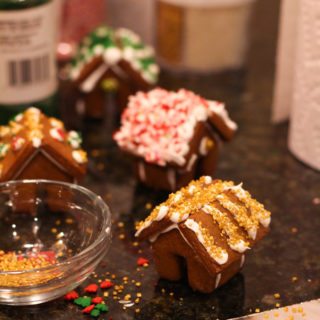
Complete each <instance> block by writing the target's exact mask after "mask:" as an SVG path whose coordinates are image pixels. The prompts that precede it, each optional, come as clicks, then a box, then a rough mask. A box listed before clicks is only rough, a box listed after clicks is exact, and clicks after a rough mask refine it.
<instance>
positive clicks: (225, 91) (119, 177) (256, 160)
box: [0, 0, 320, 320]
mask: <svg viewBox="0 0 320 320" xmlns="http://www.w3.org/2000/svg"><path fill="white" fill-rule="evenodd" d="M277 15H278V1H277V0H260V1H257V7H256V11H255V16H254V19H253V24H252V25H253V29H252V30H253V42H252V48H251V50H250V54H249V58H248V68H247V69H246V72H234V73H227V74H223V75H220V76H210V75H208V76H190V75H174V74H168V73H164V74H163V75H162V78H161V85H162V86H164V87H166V88H168V89H178V88H179V87H186V88H188V89H192V90H194V91H195V92H197V93H199V94H201V95H203V96H204V97H206V98H216V99H219V100H222V101H226V103H227V106H228V109H229V111H230V114H231V116H232V118H233V119H234V120H236V121H237V122H238V124H239V131H238V133H237V135H236V137H235V139H234V140H233V141H232V142H230V143H228V144H226V145H225V146H224V147H223V149H222V151H221V153H220V159H219V169H218V171H217V174H216V175H217V177H219V178H221V179H232V180H234V181H235V182H243V183H244V186H245V188H246V189H248V190H250V192H251V193H252V194H253V195H254V197H256V198H257V199H258V200H259V201H261V202H262V203H264V204H265V206H266V207H267V208H268V209H269V210H271V211H272V224H271V232H270V234H269V235H268V236H267V237H266V238H265V239H263V240H262V241H261V242H260V243H259V244H258V245H257V246H256V247H255V248H254V249H253V250H252V252H250V253H249V254H248V256H247V259H246V263H245V265H244V268H243V270H242V271H241V273H239V274H238V275H237V276H235V277H234V278H233V279H232V280H231V281H229V283H227V284H226V285H224V286H223V287H221V288H219V289H218V290H216V292H214V293H213V294H210V295H202V294H198V293H194V292H192V291H191V290H190V289H189V288H188V286H187V285H186V283H185V282H180V283H170V282H167V281H164V280H159V279H158V277H157V274H156V271H155V269H154V265H153V262H152V256H151V252H150V248H149V245H148V244H146V243H144V244H141V245H139V246H134V244H133V242H134V238H133V233H134V222H135V221H138V220H140V219H143V218H144V217H146V216H147V215H148V213H149V212H150V208H149V207H150V205H151V206H153V205H156V204H158V203H159V202H160V201H162V200H164V199H165V198H166V197H167V194H166V193H164V192H155V191H153V190H151V189H147V188H144V187H143V186H140V185H136V183H135V181H134V179H133V177H132V175H131V169H130V163H129V161H128V159H126V158H125V157H123V155H121V154H120V153H119V152H118V149H117V147H116V146H115V145H114V143H113V142H112V141H111V140H110V132H111V131H112V129H110V128H109V130H107V129H104V128H103V125H97V124H88V123H87V124H84V126H83V130H84V139H85V147H87V149H88V150H89V155H90V170H89V171H90V172H89V174H88V175H87V178H86V180H85V181H84V183H83V184H84V185H85V186H87V187H89V188H90V189H92V190H93V191H95V192H97V193H99V194H100V195H101V196H103V198H104V199H105V200H106V202H107V203H108V204H109V206H110V207H111V210H112V213H113V219H114V224H113V243H112V246H111V249H110V251H109V252H108V254H107V256H106V257H105V259H104V263H105V264H106V265H105V266H99V267H98V269H97V270H96V273H95V274H94V275H92V276H91V277H90V279H88V280H87V281H86V282H85V283H84V284H83V285H82V286H81V287H80V288H78V289H77V291H78V292H79V294H80V295H83V294H84V292H83V289H84V287H85V286H87V285H88V284H89V283H92V282H94V283H98V280H99V279H102V280H103V279H105V278H111V276H112V275H114V276H115V279H113V281H114V283H115V284H117V285H122V284H123V283H124V281H123V277H127V278H128V283H127V284H124V289H123V292H122V293H121V294H119V296H121V299H122V298H123V297H124V296H125V295H126V294H131V298H130V300H132V301H134V300H135V299H136V298H137V293H141V294H142V297H140V301H139V303H138V304H134V305H133V306H131V307H127V309H126V310H123V305H122V304H120V303H119V302H118V301H119V300H114V299H113V291H114V290H113V289H112V288H111V289H109V290H108V292H109V297H104V300H105V302H106V304H107V305H108V306H109V313H107V314H104V315H100V317H99V318H98V319H105V320H106V319H110V317H112V319H116V320H118V319H134V318H135V319H183V320H186V319H216V318H219V319H220V320H222V319H227V318H229V317H236V316H241V315H245V314H248V313H250V312H254V311H255V309H257V308H258V309H260V310H261V311H262V310H267V309H271V308H274V307H275V306H276V304H277V303H279V304H280V305H281V306H284V305H288V304H293V303H298V302H301V301H306V300H310V299H314V298H319V297H320V236H319V230H320V173H319V172H316V171H313V170H312V169H309V168H308V167H306V166H304V165H303V164H302V163H300V162H299V161H297V160H296V159H295V158H294V157H293V156H292V155H291V154H290V152H289V151H288V149H287V130H288V127H287V124H281V125H277V126H274V125H271V124H270V122H269V117H270V105H271V98H272V85H273V75H274V54H275V42H276V31H277V30H276V20H277ZM90 150H91V151H90ZM97 150H98V151H97ZM148 208H149V209H148ZM119 222H123V224H124V225H123V226H122V224H121V223H120V224H118V223H119ZM140 250H141V251H140ZM139 257H144V258H148V259H151V261H150V264H149V267H147V268H144V267H141V268H140V270H139V271H138V270H137V259H138V258H139ZM108 272H109V273H110V274H109V273H108ZM106 273H107V274H106ZM132 280H135V283H133V282H132ZM137 282H138V283H140V284H141V285H140V286H137V285H136V283H137ZM275 293H279V294H280V298H275V297H274V294H275ZM138 308H139V309H140V312H135V311H136V309H138ZM86 318H89V316H86V315H83V314H82V313H81V310H80V309H79V308H78V307H77V306H76V305H74V304H73V303H71V302H66V301H63V300H56V301H53V302H50V303H47V304H44V305H41V306H35V307H5V306H1V307H0V319H1V320H7V319H19V320H23V319H35V320H36V319H37V320H38V319H47V320H51V319H61V320H62V319H65V320H66V319H86Z"/></svg>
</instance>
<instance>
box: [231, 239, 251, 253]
mask: <svg viewBox="0 0 320 320" xmlns="http://www.w3.org/2000/svg"><path fill="white" fill-rule="evenodd" d="M229 246H230V248H231V249H232V250H234V251H237V252H240V253H243V252H245V251H246V250H248V249H250V248H249V247H248V246H246V243H245V242H244V241H243V240H239V242H237V243H236V244H234V245H232V244H230V243H229Z"/></svg>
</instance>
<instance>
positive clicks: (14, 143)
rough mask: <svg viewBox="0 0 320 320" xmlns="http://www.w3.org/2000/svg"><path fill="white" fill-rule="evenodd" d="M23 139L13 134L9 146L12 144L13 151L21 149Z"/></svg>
mask: <svg viewBox="0 0 320 320" xmlns="http://www.w3.org/2000/svg"><path fill="white" fill-rule="evenodd" d="M25 141H26V140H25V139H23V138H21V137H19V136H15V137H14V138H13V139H12V141H11V146H12V150H13V151H18V150H20V149H21V147H22V146H23V144H24V143H25Z"/></svg>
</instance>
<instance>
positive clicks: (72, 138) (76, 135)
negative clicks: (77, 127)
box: [67, 131, 82, 149]
mask: <svg viewBox="0 0 320 320" xmlns="http://www.w3.org/2000/svg"><path fill="white" fill-rule="evenodd" d="M67 141H68V143H69V145H70V146H71V147H72V148H73V149H79V148H80V145H81V143H82V137H81V134H80V132H77V131H70V132H69V133H68V137H67Z"/></svg>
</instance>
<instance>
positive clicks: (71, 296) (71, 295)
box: [63, 291, 79, 301]
mask: <svg viewBox="0 0 320 320" xmlns="http://www.w3.org/2000/svg"><path fill="white" fill-rule="evenodd" d="M77 298H79V295H78V293H77V292H75V291H71V292H69V293H67V294H66V295H65V296H64V297H63V299H64V300H67V301H71V300H75V299H77Z"/></svg>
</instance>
